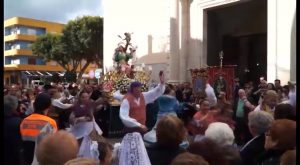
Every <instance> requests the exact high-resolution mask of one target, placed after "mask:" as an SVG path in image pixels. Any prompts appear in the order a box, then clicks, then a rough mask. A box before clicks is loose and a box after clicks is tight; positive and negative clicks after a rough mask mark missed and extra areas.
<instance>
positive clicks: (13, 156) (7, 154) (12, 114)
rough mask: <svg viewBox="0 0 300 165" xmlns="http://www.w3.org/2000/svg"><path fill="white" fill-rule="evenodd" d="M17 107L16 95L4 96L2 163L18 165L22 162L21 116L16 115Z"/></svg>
mask: <svg viewBox="0 0 300 165" xmlns="http://www.w3.org/2000/svg"><path fill="white" fill-rule="evenodd" d="M17 108H18V99H17V97H15V96H12V95H6V96H4V165H19V164H20V163H21V162H22V156H21V155H22V154H21V151H22V139H21V134H20V124H21V122H22V118H21V117H20V116H19V115H18V112H17V111H16V110H17Z"/></svg>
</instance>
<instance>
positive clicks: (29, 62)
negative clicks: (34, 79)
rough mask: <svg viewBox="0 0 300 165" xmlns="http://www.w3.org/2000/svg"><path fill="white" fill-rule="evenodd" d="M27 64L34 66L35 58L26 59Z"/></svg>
mask: <svg viewBox="0 0 300 165" xmlns="http://www.w3.org/2000/svg"><path fill="white" fill-rule="evenodd" d="M28 64H29V65H35V64H36V59H35V58H28Z"/></svg>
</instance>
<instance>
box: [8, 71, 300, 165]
mask: <svg viewBox="0 0 300 165" xmlns="http://www.w3.org/2000/svg"><path fill="white" fill-rule="evenodd" d="M159 77H160V82H158V84H157V85H156V86H155V87H153V88H152V89H150V90H149V91H147V92H142V91H141V86H142V84H141V83H140V82H132V83H131V85H130V86H129V87H128V92H127V93H120V92H119V91H117V92H115V93H114V94H113V97H114V98H115V99H117V100H119V101H120V102H121V104H120V114H119V117H120V119H121V121H122V123H123V125H124V130H123V131H124V137H122V140H121V142H120V143H115V144H111V143H110V142H109V140H108V139H107V138H105V137H104V136H103V131H102V129H101V127H102V126H101V123H99V122H98V120H97V118H98V117H99V114H100V115H101V111H103V110H105V109H107V107H109V106H110V102H109V99H110V98H109V97H108V95H107V94H106V93H105V92H104V91H103V90H102V86H101V85H98V84H93V85H91V84H79V85H78V84H75V83H74V84H63V83H56V84H55V83H51V84H46V85H44V86H43V87H42V88H40V87H36V88H23V87H22V86H21V85H17V84H14V85H12V86H7V87H5V89H4V117H5V120H4V137H5V139H4V144H5V152H4V158H5V160H4V164H5V165H6V164H7V165H29V164H34V165H36V164H40V165H64V164H65V165H75V164H76V165H77V164H82V165H84V164H101V165H103V164H104V165H110V164H112V165H116V164H119V165H151V164H152V165H168V164H171V165H220V164H222V165H268V164H270V165H271V164H272V165H273V164H282V165H293V164H294V165H296V156H295V155H296V154H295V153H296V84H295V83H292V82H288V84H287V85H284V86H282V85H281V83H280V80H278V79H277V80H275V81H274V84H273V83H268V82H267V81H266V80H264V79H260V80H259V85H258V87H255V86H254V85H253V82H246V83H243V84H242V83H241V82H240V81H239V79H238V78H235V79H234V82H235V84H234V86H233V88H232V89H233V91H232V93H233V96H232V97H229V96H227V93H226V91H220V92H218V93H216V92H215V90H214V88H213V87H212V86H211V85H210V84H209V81H208V77H206V78H205V82H206V86H205V90H204V91H205V95H204V96H203V97H201V98H197V97H196V95H194V93H193V89H192V87H191V83H189V82H186V83H184V84H179V85H174V84H173V85H172V84H167V83H165V80H164V74H163V72H160V74H159ZM149 104H155V105H156V106H154V107H155V109H147V108H146V107H147V105H149ZM149 110H150V111H155V112H156V114H155V116H153V115H152V116H151V117H149V116H147V113H146V112H147V111H149ZM148 120H154V121H155V124H154V125H153V127H151V128H150V127H149V126H147V124H146V123H147V122H146V121H148Z"/></svg>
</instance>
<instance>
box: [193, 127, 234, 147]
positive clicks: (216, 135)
mask: <svg viewBox="0 0 300 165" xmlns="http://www.w3.org/2000/svg"><path fill="white" fill-rule="evenodd" d="M205 137H206V138H209V139H212V140H213V141H215V142H217V143H218V144H220V145H222V146H232V145H233V143H234V134H233V131H232V129H231V128H230V127H229V125H228V124H226V123H222V122H214V123H211V124H209V126H208V128H207V129H206V131H205ZM196 141H197V140H196Z"/></svg>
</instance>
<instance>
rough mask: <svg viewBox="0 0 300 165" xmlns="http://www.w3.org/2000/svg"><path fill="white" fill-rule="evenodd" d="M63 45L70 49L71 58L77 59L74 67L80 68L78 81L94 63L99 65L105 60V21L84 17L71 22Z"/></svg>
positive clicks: (63, 38)
mask: <svg viewBox="0 0 300 165" xmlns="http://www.w3.org/2000/svg"><path fill="white" fill-rule="evenodd" d="M61 39H62V43H63V44H64V46H66V47H67V48H68V49H67V50H68V53H69V54H70V55H72V57H71V58H73V59H76V61H74V63H72V66H73V67H74V68H76V69H77V68H78V67H79V66H80V63H81V62H82V60H84V61H85V63H84V64H83V66H80V67H81V68H80V72H79V75H78V79H80V78H81V77H82V74H83V73H84V71H85V70H86V69H87V67H88V66H89V64H91V63H92V62H96V63H98V65H100V61H102V59H103V53H102V52H103V19H102V18H101V17H97V16H95V17H92V16H84V17H81V18H79V17H78V18H76V19H75V20H73V21H69V22H68V24H67V25H66V26H65V28H64V30H63V35H62V38H61Z"/></svg>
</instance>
